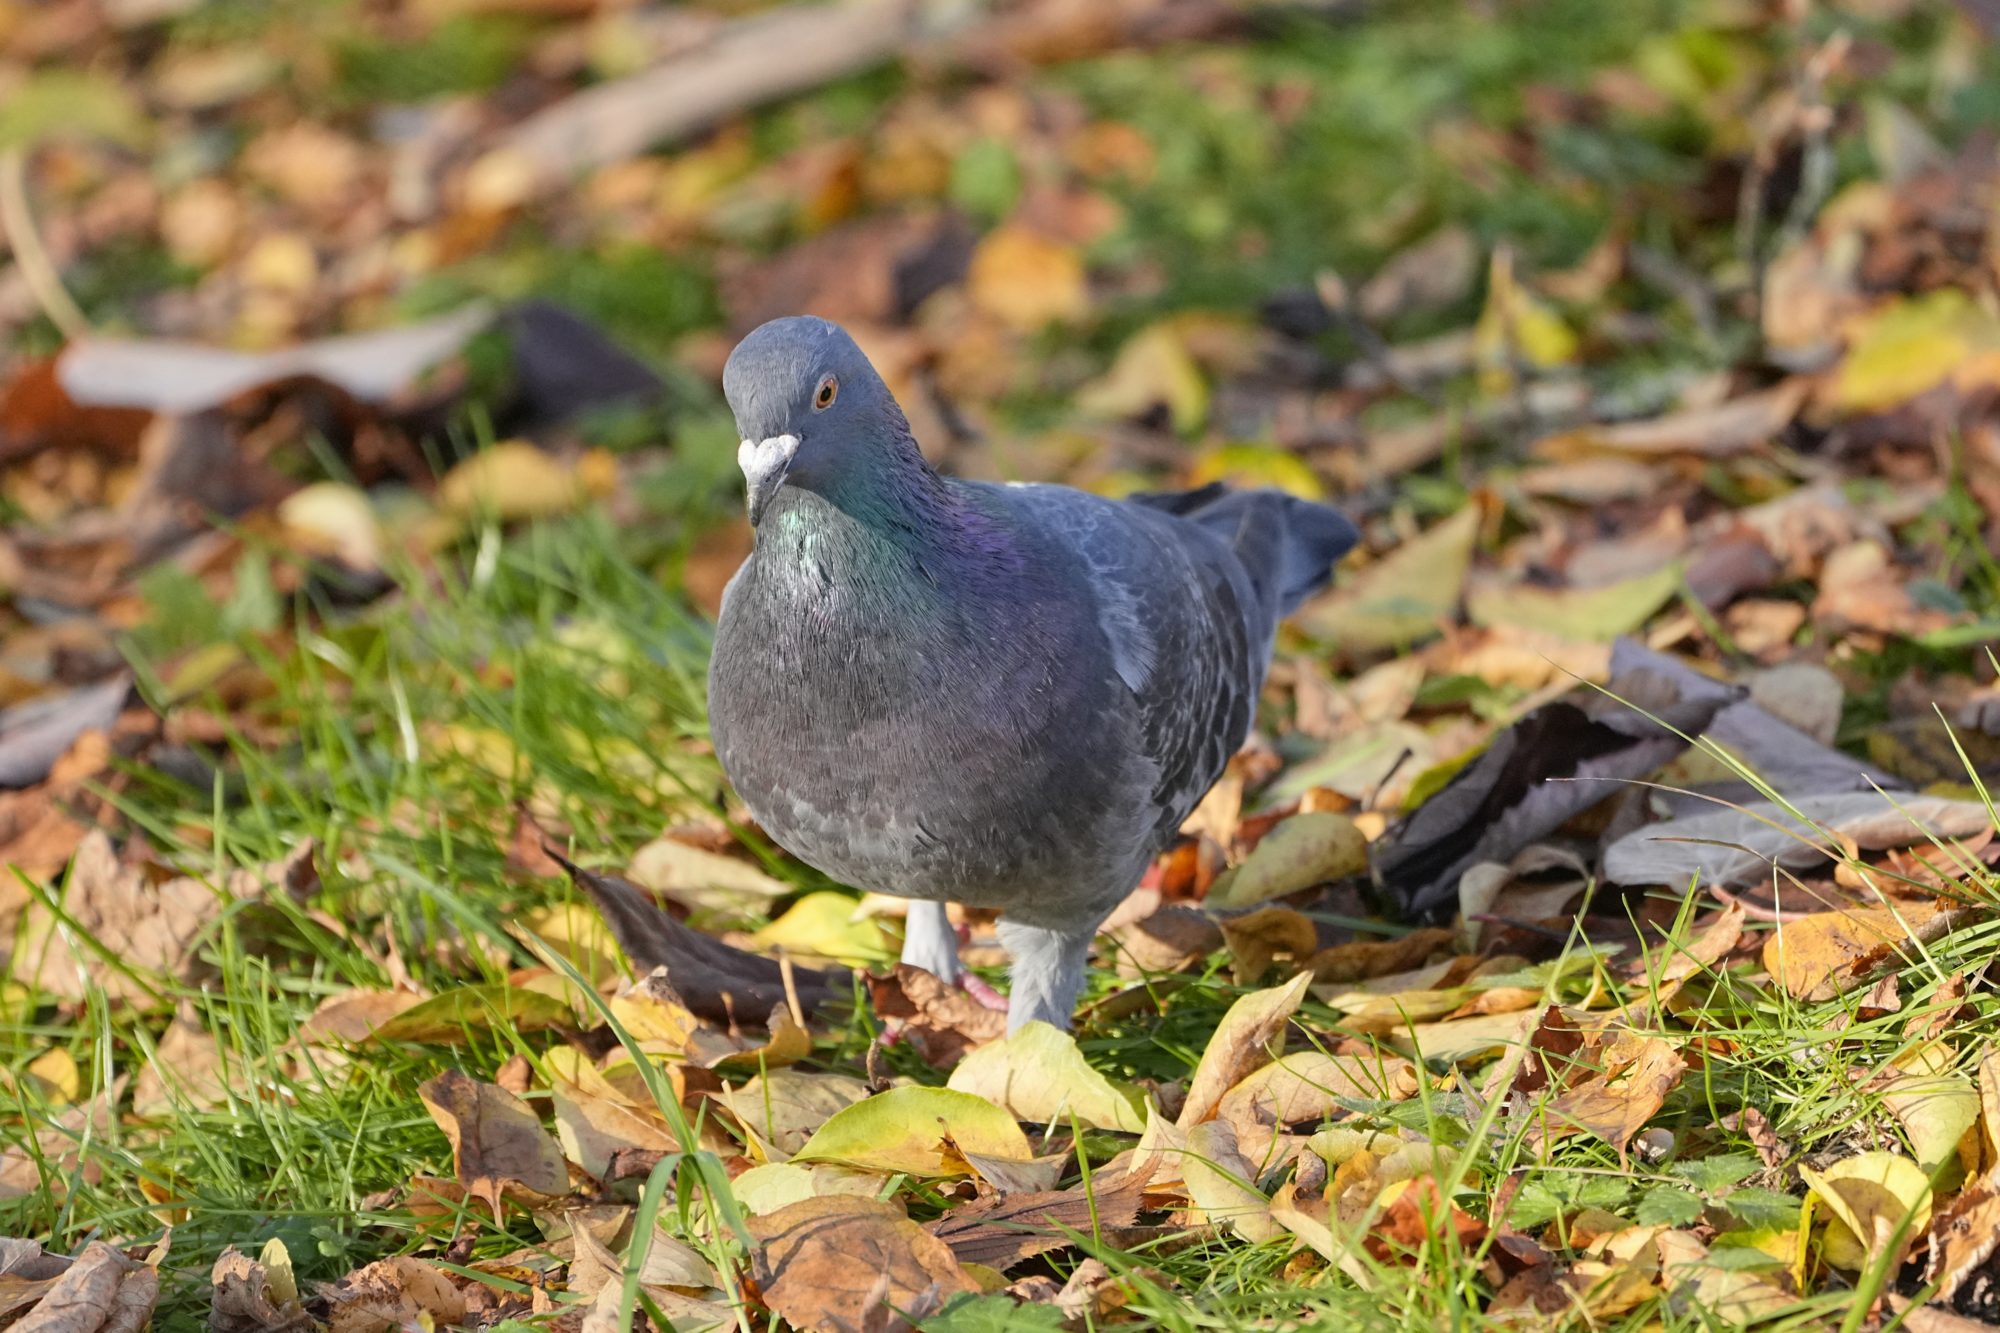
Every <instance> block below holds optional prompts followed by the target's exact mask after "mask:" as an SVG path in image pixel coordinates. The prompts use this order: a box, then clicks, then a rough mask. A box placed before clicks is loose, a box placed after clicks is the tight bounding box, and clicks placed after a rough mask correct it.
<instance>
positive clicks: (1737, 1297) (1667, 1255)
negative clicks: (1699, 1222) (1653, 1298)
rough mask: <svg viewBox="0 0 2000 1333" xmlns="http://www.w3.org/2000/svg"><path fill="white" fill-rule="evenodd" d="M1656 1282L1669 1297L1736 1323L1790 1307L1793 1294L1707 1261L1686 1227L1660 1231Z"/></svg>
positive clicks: (1706, 1252) (1749, 1274) (1727, 1323)
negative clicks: (1665, 1290)
mask: <svg viewBox="0 0 2000 1333" xmlns="http://www.w3.org/2000/svg"><path fill="white" fill-rule="evenodd" d="M1654 1243H1655V1244H1656V1245H1657V1246H1658V1247H1659V1251H1660V1282H1661V1285H1662V1286H1664V1287H1665V1288H1666V1289H1667V1292H1668V1293H1669V1295H1670V1296H1671V1297H1674V1298H1678V1299H1680V1300H1683V1301H1687V1302H1692V1303H1693V1304H1695V1305H1697V1306H1700V1307H1701V1308H1702V1309H1704V1310H1707V1311H1708V1312H1710V1314H1711V1315H1712V1316H1713V1317H1714V1318H1716V1319H1718V1320H1721V1321H1722V1322H1723V1323H1724V1325H1725V1326H1728V1327H1741V1326H1743V1325H1746V1324H1752V1323H1756V1322H1759V1321H1761V1320H1763V1319H1766V1318H1769V1317H1770V1316H1772V1315H1776V1314H1780V1313H1783V1312H1785V1311H1788V1310H1791V1309H1792V1308H1793V1307H1795V1306H1796V1305H1797V1304H1798V1298H1797V1297H1796V1296H1793V1295H1792V1294H1791V1293H1789V1292H1787V1291H1785V1290H1784V1289H1783V1288H1781V1287H1777V1286H1774V1285H1773V1284H1771V1283H1770V1282H1767V1281H1765V1280H1764V1279H1763V1278H1761V1277H1759V1276H1758V1275H1757V1274H1756V1273H1754V1272H1745V1271H1743V1270H1742V1269H1740V1268H1725V1267H1724V1266H1722V1264H1720V1263H1719V1262H1716V1261H1714V1260H1711V1259H1710V1257H1709V1250H1708V1247H1707V1246H1705V1245H1703V1244H1702V1243H1701V1241H1699V1240H1698V1239H1696V1238H1695V1237H1694V1236H1693V1235H1691V1234H1689V1233H1688V1232H1685V1231H1663V1232H1661V1233H1660V1235H1659V1236H1658V1237H1657V1238H1656V1239H1655V1241H1654Z"/></svg>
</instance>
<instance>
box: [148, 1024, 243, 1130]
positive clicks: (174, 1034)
mask: <svg viewBox="0 0 2000 1333" xmlns="http://www.w3.org/2000/svg"><path fill="white" fill-rule="evenodd" d="M224 1095H225V1087H224V1083H223V1071H222V1048H221V1047H220V1046H218V1045H217V1044H216V1040H215V1038H214V1037H213V1036H212V1035H210V1033H209V1031H208V1029H206V1028H204V1027H202V1026H201V1025H200V1024H198V1023H195V1022H191V1021H189V1020H188V1019H187V1018H185V1017H179V1018H176V1019H174V1021H173V1022H172V1023H170V1024H168V1025H167V1030H166V1031H165V1032H163V1033H161V1034H160V1040H159V1044H158V1045H157V1047H156V1048H155V1049H154V1051H153V1058H152V1059H150V1060H148V1061H147V1062H146V1067H145V1068H143V1069H141V1070H140V1071H139V1077H138V1079H137V1081H136V1082H135V1083H134V1084H133V1086H132V1113H133V1114H134V1115H140V1116H152V1115H167V1114H171V1113H172V1112H173V1111H174V1109H175V1108H176V1107H180V1106H187V1107H192V1108H194V1109H196V1110H205V1109H207V1108H209V1107H212V1106H216V1105H218V1104H220V1103H221V1102H222V1100H223V1098H224Z"/></svg>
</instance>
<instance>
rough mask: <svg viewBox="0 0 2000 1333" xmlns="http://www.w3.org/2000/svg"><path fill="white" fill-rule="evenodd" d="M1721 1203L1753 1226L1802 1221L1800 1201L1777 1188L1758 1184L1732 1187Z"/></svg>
mask: <svg viewBox="0 0 2000 1333" xmlns="http://www.w3.org/2000/svg"><path fill="white" fill-rule="evenodd" d="M1722 1206H1723V1207H1724V1208H1727V1209H1728V1210H1729V1211H1730V1213H1731V1214H1732V1215H1734V1216H1736V1217H1740V1218H1742V1219H1743V1221H1744V1224H1745V1225H1747V1226H1749V1227H1750V1228H1752V1229H1753V1230H1776V1229H1780V1228H1783V1227H1787V1226H1793V1227H1795V1226H1797V1225H1798V1224H1799V1201H1798V1200H1797V1199H1795V1198H1793V1197H1792V1196H1791V1195H1789V1194H1780V1193H1778V1191H1776V1190H1767V1189H1759V1188H1757V1187H1755V1186H1751V1187H1748V1188H1745V1189H1740V1190H1731V1191H1730V1192H1729V1193H1728V1194H1726V1195H1724V1196H1723V1198H1722Z"/></svg>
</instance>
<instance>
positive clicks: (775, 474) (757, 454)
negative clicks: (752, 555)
mask: <svg viewBox="0 0 2000 1333" xmlns="http://www.w3.org/2000/svg"><path fill="white" fill-rule="evenodd" d="M798 451H799V437H798V436H796V435H773V436H771V437H770V438H769V439H767V440H745V441H743V443H742V444H740V445H738V446H737V449H736V466H738V467H740V468H742V469H743V485H744V490H745V493H746V496H747V498H748V506H747V507H748V508H749V510H750V526H751V527H753V528H754V527H756V526H757V520H759V519H761V518H762V517H764V509H765V507H766V506H768V505H769V504H770V503H771V497H772V496H774V495H776V494H777V493H778V488H779V487H780V486H782V485H784V484H785V474H786V473H788V472H790V471H791V469H792V455H794V454H796V453H798Z"/></svg>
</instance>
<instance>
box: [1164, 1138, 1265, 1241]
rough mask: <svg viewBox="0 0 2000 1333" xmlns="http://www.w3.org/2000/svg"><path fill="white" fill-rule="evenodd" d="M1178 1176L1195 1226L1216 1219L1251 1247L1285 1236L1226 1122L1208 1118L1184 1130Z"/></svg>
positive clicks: (1216, 1221) (1252, 1167)
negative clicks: (1186, 1134)
mask: <svg viewBox="0 0 2000 1333" xmlns="http://www.w3.org/2000/svg"><path fill="white" fill-rule="evenodd" d="M1180 1175H1181V1180H1182V1182H1183V1183H1184V1184H1185V1186H1186V1187H1187V1196H1188V1201H1189V1203H1191V1204H1192V1205H1193V1207H1192V1208H1191V1209H1190V1210H1189V1211H1190V1213H1191V1214H1192V1216H1193V1220H1194V1222H1195V1224H1196V1225H1201V1224H1203V1223H1209V1222H1215V1223H1220V1224H1222V1225H1224V1226H1227V1227H1228V1228H1230V1230H1232V1231H1234V1232H1235V1233H1236V1234H1237V1235H1238V1236H1241V1237H1242V1238H1243V1239H1244V1240H1247V1241H1249V1242H1250V1243H1251V1244H1252V1245H1261V1244H1263V1243H1264V1242H1265V1241H1269V1240H1276V1239H1277V1238H1278V1237H1279V1236H1281V1235H1283V1234H1284V1228H1283V1227H1282V1226H1281V1225H1279V1223H1278V1222H1277V1221H1275V1220H1274V1219H1273V1218H1272V1217H1271V1201H1270V1200H1269V1199H1267V1198H1265V1197H1264V1195H1263V1193H1262V1192H1260V1191H1259V1190H1258V1189H1257V1187H1256V1179H1257V1168H1256V1166H1255V1165H1254V1164H1253V1163H1252V1162H1251V1161H1250V1160H1249V1159H1248V1158H1246V1157H1245V1156H1244V1155H1243V1153H1242V1152H1241V1150H1239V1149H1238V1147H1237V1145H1236V1131H1235V1130H1234V1129H1232V1128H1230V1126H1229V1124H1228V1123H1227V1122H1226V1121H1221V1120H1207V1121H1204V1122H1202V1123H1201V1124H1198V1125H1196V1126H1195V1127H1194V1128H1193V1129H1191V1130H1189V1131H1188V1136H1187V1147H1186V1149H1185V1150H1183V1152H1182V1154H1181V1163H1180Z"/></svg>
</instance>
